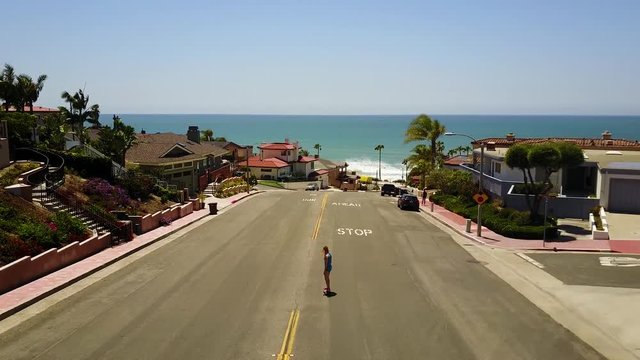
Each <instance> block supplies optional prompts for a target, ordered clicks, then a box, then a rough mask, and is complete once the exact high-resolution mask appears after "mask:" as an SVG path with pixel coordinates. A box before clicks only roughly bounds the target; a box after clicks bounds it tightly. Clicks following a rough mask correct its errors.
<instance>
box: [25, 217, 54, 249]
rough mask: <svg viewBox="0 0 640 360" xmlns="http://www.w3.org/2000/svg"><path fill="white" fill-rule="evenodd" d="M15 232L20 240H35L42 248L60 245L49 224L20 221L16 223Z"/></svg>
mask: <svg viewBox="0 0 640 360" xmlns="http://www.w3.org/2000/svg"><path fill="white" fill-rule="evenodd" d="M16 234H17V235H18V236H19V237H20V239H21V240H22V241H25V242H35V243H37V244H38V245H40V246H41V247H42V248H43V249H53V248H57V247H60V241H59V239H58V237H57V236H55V232H54V231H53V230H52V229H51V228H49V226H47V225H45V224H41V223H33V222H32V223H22V224H20V225H18V228H17V229H16Z"/></svg>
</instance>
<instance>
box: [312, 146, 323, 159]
mask: <svg viewBox="0 0 640 360" xmlns="http://www.w3.org/2000/svg"><path fill="white" fill-rule="evenodd" d="M313 148H314V149H316V150H318V158H319V157H320V150H322V145H320V144H315V145H313Z"/></svg>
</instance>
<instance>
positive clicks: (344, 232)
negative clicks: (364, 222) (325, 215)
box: [338, 228, 373, 236]
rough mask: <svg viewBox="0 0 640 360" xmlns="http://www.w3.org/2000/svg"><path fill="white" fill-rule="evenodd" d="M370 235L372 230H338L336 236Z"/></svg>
mask: <svg viewBox="0 0 640 360" xmlns="http://www.w3.org/2000/svg"><path fill="white" fill-rule="evenodd" d="M371 234H373V230H370V229H354V228H338V235H350V236H354V235H355V236H369V235H371Z"/></svg>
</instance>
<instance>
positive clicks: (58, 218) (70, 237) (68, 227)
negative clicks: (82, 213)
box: [49, 211, 88, 244]
mask: <svg viewBox="0 0 640 360" xmlns="http://www.w3.org/2000/svg"><path fill="white" fill-rule="evenodd" d="M51 220H52V223H51V224H53V225H54V226H55V227H56V230H54V232H55V233H56V234H58V238H59V242H60V243H62V244H65V243H67V242H69V241H77V240H82V239H84V236H85V235H86V234H87V230H88V229H87V226H86V225H85V224H84V223H83V222H82V221H80V220H79V219H77V218H75V217H73V216H71V215H70V214H69V213H67V212H65V211H59V212H57V213H55V215H53V217H52V218H51ZM49 227H50V228H51V229H52V230H53V228H52V226H51V225H49Z"/></svg>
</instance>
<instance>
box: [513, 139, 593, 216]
mask: <svg viewBox="0 0 640 360" xmlns="http://www.w3.org/2000/svg"><path fill="white" fill-rule="evenodd" d="M505 162H506V163H507V166H508V167H510V168H512V169H514V168H517V169H520V170H521V171H522V174H523V180H524V189H525V196H526V198H527V205H528V206H529V209H530V211H531V220H532V221H534V220H536V219H538V218H539V215H538V210H539V209H540V204H541V203H542V199H543V196H544V195H546V194H548V193H549V192H550V191H551V189H552V188H553V184H552V183H551V175H552V174H553V173H555V172H557V171H559V170H560V169H562V168H572V167H576V166H578V165H580V164H582V163H583V162H584V155H583V153H582V149H580V147H579V146H578V145H576V144H574V143H571V142H547V143H541V144H535V145H523V144H515V145H513V146H511V147H510V148H509V150H507V153H506V154H505ZM531 169H539V170H541V171H543V179H542V182H541V183H540V184H536V183H535V181H534V178H533V176H532V173H531ZM530 196H533V199H532V200H530Z"/></svg>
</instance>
